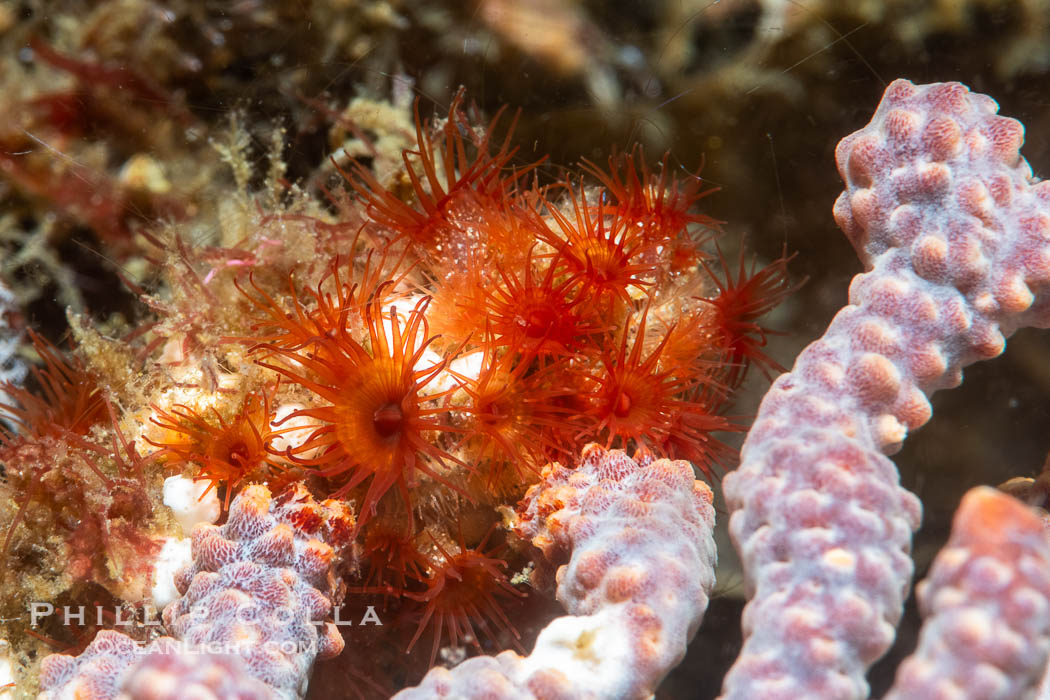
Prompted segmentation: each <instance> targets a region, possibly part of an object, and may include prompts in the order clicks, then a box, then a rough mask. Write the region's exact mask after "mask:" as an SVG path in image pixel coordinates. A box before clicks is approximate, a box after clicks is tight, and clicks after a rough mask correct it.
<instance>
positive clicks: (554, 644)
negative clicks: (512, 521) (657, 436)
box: [397, 444, 715, 700]
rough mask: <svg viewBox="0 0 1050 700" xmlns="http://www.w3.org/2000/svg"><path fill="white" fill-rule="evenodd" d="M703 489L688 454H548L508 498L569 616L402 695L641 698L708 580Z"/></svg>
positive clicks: (677, 651)
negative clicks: (518, 644) (546, 462)
mask: <svg viewBox="0 0 1050 700" xmlns="http://www.w3.org/2000/svg"><path fill="white" fill-rule="evenodd" d="M713 526H714V508H713V507H712V505H711V490H710V489H709V488H708V487H707V486H706V484H704V483H703V482H701V481H697V480H695V479H694V477H693V469H692V467H691V466H690V465H689V463H688V462H684V461H672V460H667V459H660V460H656V461H653V460H652V459H650V458H638V459H631V458H630V457H628V456H627V455H626V454H624V453H623V452H621V451H618V450H611V451H607V450H604V449H602V448H601V447H599V446H598V445H594V444H592V445H588V446H587V447H586V448H585V449H584V451H583V456H582V458H581V461H580V464H579V466H577V467H576V468H575V469H569V468H565V467H562V466H560V465H557V464H555V465H551V466H549V467H547V468H546V469H545V470H544V474H543V481H542V482H541V483H540V484H537V485H535V486H533V487H532V488H531V489H530V491H529V493H528V495H527V496H526V498H525V500H524V501H523V503H522V506H521V508H520V522H519V524H518V527H517V529H518V532H519V534H521V535H522V536H523V537H525V538H528V539H530V540H531V541H532V543H533V544H534V545H536V546H537V547H539V548H540V549H541V550H542V551H543V552H544V554H545V555H546V556H547V557H548V558H550V559H551V560H552V561H554V562H558V561H562V560H564V559H565V558H566V557H568V558H569V560H568V564H566V565H564V566H562V567H560V568H559V569H558V573H557V579H558V593H557V595H558V600H559V601H561V603H562V604H563V605H564V606H565V609H566V610H567V611H568V612H569V615H567V616H565V617H560V618H557V619H556V620H554V621H553V622H552V623H551V624H550V625H548V626H547V628H546V629H544V630H543V632H541V633H540V636H539V639H538V640H537V642H536V647H535V649H534V650H533V652H532V654H530V655H529V656H527V657H524V658H523V657H521V656H519V655H517V654H515V653H514V652H509V651H508V652H504V653H502V654H500V655H499V656H496V657H494V658H493V657H479V658H475V659H471V660H469V661H467V662H465V663H463V664H460V665H459V666H457V667H455V668H453V669H451V670H449V669H444V668H435V669H433V670H431V671H430V673H428V674H427V676H426V678H424V679H423V683H422V684H421V685H420V686H419V687H417V688H412V689H409V690H405V691H402V692H401V693H399V694H398V695H397V697H398V698H399V699H400V700H409V699H413V698H419V699H420V700H422V699H423V698H435V697H442V698H491V699H496V698H550V697H559V698H645V697H650V696H651V695H652V693H653V692H654V690H655V688H656V685H657V684H658V683H659V682H660V680H661V679H662V678H663V676H664V675H665V674H666V673H667V671H668V670H669V669H671V668H672V667H674V666H675V665H676V664H677V663H678V662H679V661H680V660H681V658H682V656H683V655H684V654H685V647H686V644H687V643H688V642H689V640H690V639H691V638H692V636H693V634H695V632H696V629H697V627H699V625H700V620H701V618H702V617H703V613H704V610H706V609H707V602H708V593H709V592H710V590H711V587H712V586H713V585H714V564H715V546H714V541H713V540H712V538H711V529H712V527H713Z"/></svg>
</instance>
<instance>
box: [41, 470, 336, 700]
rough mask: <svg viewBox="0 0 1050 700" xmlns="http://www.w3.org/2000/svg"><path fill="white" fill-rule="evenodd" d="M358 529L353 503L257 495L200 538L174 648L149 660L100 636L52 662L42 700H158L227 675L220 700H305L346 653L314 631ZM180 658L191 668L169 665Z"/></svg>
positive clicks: (173, 614) (151, 650)
mask: <svg viewBox="0 0 1050 700" xmlns="http://www.w3.org/2000/svg"><path fill="white" fill-rule="evenodd" d="M353 529H354V517H353V515H351V513H350V511H349V508H348V506H347V505H346V504H345V503H343V502H341V501H334V500H329V501H324V502H323V503H320V504H319V503H317V502H316V501H314V499H313V497H312V496H310V494H309V493H308V492H307V491H306V488H305V487H304V486H302V484H297V485H296V486H295V487H294V488H291V489H289V490H287V491H285V492H284V493H283V494H281V495H279V496H278V497H276V498H274V499H272V500H271V498H270V492H269V490H268V489H267V488H266V487H265V486H259V485H255V486H249V487H248V488H246V489H244V490H243V491H242V492H241V493H240V494H238V496H237V498H236V499H235V500H234V502H233V504H232V506H231V507H230V515H229V519H228V520H227V522H226V524H225V525H222V526H221V527H216V526H213V525H207V524H202V525H198V526H197V527H196V528H195V529H194V531H193V541H192V548H193V565H192V566H191V567H189V568H187V569H186V570H184V571H183V572H182V573H180V574H179V575H178V576H177V577H176V586H177V588H178V590H179V593H180V594H181V597H180V598H179V599H178V600H176V601H175V602H173V603H171V604H170V605H169V606H168V607H167V608H165V609H164V623H165V625H166V626H167V629H168V631H169V632H171V633H172V634H173V635H174V637H175V639H172V638H167V637H166V638H161V639H158V640H156V641H154V642H152V643H151V644H150V645H149V646H147V647H145V648H143V647H142V646H140V645H139V644H137V643H136V642H135V641H133V640H132V639H131V638H129V637H127V636H126V635H123V634H120V633H118V632H112V631H104V632H100V633H99V634H98V636H97V637H96V639H95V640H94V641H93V642H92V643H91V645H90V646H88V648H87V649H86V650H85V652H84V653H83V654H81V655H80V656H79V657H76V658H74V657H71V656H66V655H62V654H55V655H52V656H49V657H47V658H46V659H44V661H43V663H42V665H41V671H40V685H41V688H42V690H43V692H42V693H41V695H40V698H41V700H66V699H70V700H84V699H87V698H91V699H92V700H96V699H97V700H108V699H109V698H115V697H131V698H142V699H143V700H144V699H145V698H152V697H156V698H161V697H165V695H164V692H163V690H164V687H165V686H164V684H163V682H162V679H164V678H165V677H167V678H175V677H181V678H182V680H180V681H179V682H180V683H186V682H189V681H190V680H194V679H196V680H194V682H195V683H199V684H200V685H201V687H202V688H205V687H207V686H208V684H209V683H212V684H215V683H220V679H218V678H216V677H215V675H216V674H222V673H232V674H233V677H232V678H229V677H228V678H227V679H226V680H225V681H221V683H220V685H219V686H218V688H213V689H212V692H213V695H214V696H215V697H268V698H289V699H290V698H298V697H302V696H303V695H305V693H306V687H307V683H308V681H309V676H310V670H311V668H312V667H313V663H314V660H315V659H316V658H330V657H332V656H335V655H337V654H339V653H340V652H341V651H342V650H343V638H342V636H341V635H340V634H339V631H338V629H337V628H336V626H335V625H334V624H333V623H331V622H327V623H323V624H318V621H323V620H325V618H327V617H330V616H331V613H332V606H333V604H335V603H337V602H339V601H340V600H341V597H342V588H343V586H342V585H341V584H340V583H339V577H338V576H337V574H336V571H335V570H336V569H337V567H338V565H339V562H340V559H341V556H342V553H343V552H344V551H345V550H346V548H347V547H348V546H349V545H350V543H351V541H352V537H351V536H352V533H353ZM213 651H218V652H221V653H222V654H223V655H224V656H225V658H224V656H216V655H213V654H212V652H213ZM205 652H207V653H205ZM180 655H184V656H186V657H187V658H186V659H182V660H179V659H166V658H164V657H165V656H180ZM139 659H144V661H143V663H142V664H138V663H137V661H138V660H139ZM179 669H183V670H182V671H180V670H179ZM209 669H211V670H210V671H209ZM241 672H243V675H242V676H241V677H240V680H238V677H237V675H236V674H237V673H241ZM182 676H185V677H182ZM150 679H153V681H150ZM154 681H155V682H154ZM150 688H152V689H153V690H150ZM223 688H225V689H226V690H224V691H222V692H219V691H220V690H222V689H223ZM136 689H137V690H136ZM154 691H156V694H152V693H154ZM122 692H123V693H125V695H123V696H122V695H121V693H122ZM202 692H203V691H202ZM215 693H218V694H215ZM180 697H182V696H180ZM202 697H209V696H208V695H204V696H202Z"/></svg>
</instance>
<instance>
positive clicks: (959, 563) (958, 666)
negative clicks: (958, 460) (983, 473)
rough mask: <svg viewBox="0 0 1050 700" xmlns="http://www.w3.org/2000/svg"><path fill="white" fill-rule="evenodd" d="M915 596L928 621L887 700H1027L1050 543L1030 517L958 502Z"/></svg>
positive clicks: (1042, 651) (1039, 643)
mask: <svg viewBox="0 0 1050 700" xmlns="http://www.w3.org/2000/svg"><path fill="white" fill-rule="evenodd" d="M916 595H917V597H918V599H919V607H920V608H921V609H922V611H923V615H924V616H926V618H927V619H926V622H925V623H924V624H923V628H922V634H921V636H920V637H919V646H918V648H917V649H916V650H915V653H914V654H913V655H912V656H911V657H909V658H908V659H906V660H905V661H904V663H903V664H901V667H900V669H898V671H897V681H896V683H895V684H894V686H893V688H892V690H891V691H890V693H889V695H887V696H886V700H908V699H909V698H986V699H987V700H1008V699H1009V698H1021V697H1030V696H1031V692H1032V690H1034V689H1035V686H1036V684H1037V683H1038V681H1039V678H1040V676H1041V675H1042V673H1043V669H1044V668H1045V667H1046V660H1047V654H1048V652H1050V539H1048V538H1047V536H1046V533H1045V527H1044V525H1043V521H1042V519H1041V518H1040V517H1039V516H1038V515H1036V513H1035V512H1034V511H1033V510H1031V509H1030V508H1028V507H1027V506H1025V505H1024V504H1023V503H1021V502H1020V501H1018V500H1016V499H1015V498H1013V497H1011V496H1007V495H1006V494H1004V493H1002V492H999V491H996V490H994V489H991V488H988V487H986V486H982V487H978V488H976V489H973V490H972V491H970V492H969V493H967V494H966V496H964V497H963V501H962V504H961V505H960V506H959V510H958V511H957V512H956V514H955V520H954V522H953V524H952V535H951V539H950V540H949V541H948V545H947V546H946V547H945V548H944V549H943V550H941V552H940V554H938V555H937V558H936V559H935V560H934V562H933V568H932V569H931V570H930V575H929V577H928V578H927V579H926V580H925V581H923V582H922V583H920V584H919V585H918V586H917V587H916Z"/></svg>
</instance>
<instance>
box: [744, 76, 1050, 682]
mask: <svg viewBox="0 0 1050 700" xmlns="http://www.w3.org/2000/svg"><path fill="white" fill-rule="evenodd" d="M997 109H998V107H997V105H996V103H995V102H994V101H993V100H992V99H990V98H988V97H985V96H983V95H975V94H971V93H970V92H969V91H968V90H967V88H966V87H965V86H963V85H960V84H957V83H949V84H938V85H929V86H915V85H912V84H911V83H909V82H908V81H905V80H898V81H895V82H894V83H892V84H891V85H890V86H889V87H888V88H887V89H886V93H885V95H884V97H883V100H882V103H881V104H880V105H879V108H878V110H877V111H876V113H875V116H874V117H873V118H872V121H871V123H870V124H869V125H868V126H866V127H865V128H864V129H862V130H860V131H858V132H856V133H854V134H852V135H851V136H848V137H847V138H845V139H844V140H843V141H842V142H841V143H840V144H839V147H838V149H837V151H836V160H837V163H838V168H839V172H840V173H841V175H842V177H843V179H844V180H845V181H846V186H847V189H846V191H845V192H844V193H843V194H842V196H840V197H839V199H838V201H837V202H836V204H835V218H836V220H837V221H838V223H839V226H841V228H842V229H843V231H845V232H846V234H847V236H849V238H850V241H851V242H852V243H853V245H854V247H855V248H856V250H857V252H858V254H859V255H860V258H861V260H862V262H863V263H864V266H865V268H866V269H867V270H868V272H866V273H864V274H861V275H858V276H857V277H856V278H855V279H854V280H853V283H852V285H851V287H850V297H849V301H850V303H849V305H848V306H846V307H845V308H843V309H842V310H841V311H840V312H839V313H838V314H837V315H836V316H835V318H834V320H833V321H832V322H831V325H830V326H829V327H828V330H827V332H826V333H825V334H824V337H822V338H821V339H820V340H818V341H816V342H814V343H813V344H812V345H810V346H809V347H808V348H806V349H805V350H804V351H803V352H802V353H801V354H800V355H799V357H798V359H797V361H796V363H795V367H794V368H793V369H792V371H791V372H790V373H788V374H785V375H783V376H781V377H780V378H779V379H778V380H777V381H776V382H775V383H774V385H773V387H772V388H771V389H770V391H769V393H768V394H767V395H766V397H765V399H764V400H763V402H762V406H761V408H760V409H759V413H758V416H757V417H756V419H755V423H754V426H753V427H752V429H751V432H750V434H749V435H748V438H747V441H746V442H745V445H744V448H743V451H742V454H741V466H740V468H739V469H737V470H736V471H735V472H734V473H732V474H730V475H728V476H727V477H726V479H725V482H724V485H725V492H726V500H727V503H728V505H729V508H730V511H731V513H732V515H731V519H730V533H731V535H732V537H733V539H734V542H735V544H736V546H737V549H738V550H739V551H740V553H741V557H742V560H743V564H744V571H745V577H746V584H747V589H748V593H749V595H751V597H752V600H751V602H749V603H748V606H747V608H746V609H745V612H744V619H743V627H744V633H745V636H746V640H745V644H744V648H743V651H742V652H741V655H740V657H739V659H738V660H737V662H736V664H735V665H734V667H733V668H732V669H731V671H730V673H729V675H728V676H727V678H726V681H725V686H724V690H723V692H724V695H725V697H727V698H748V699H750V698H763V699H775V698H792V699H795V698H800V697H820V698H861V697H866V696H867V694H868V687H867V683H866V682H865V680H864V674H865V671H866V670H867V668H868V667H869V666H870V664H871V663H873V662H874V661H875V660H876V659H877V658H878V657H879V656H881V655H882V654H883V653H884V652H885V651H886V649H887V648H888V647H889V645H890V643H891V642H892V640H893V636H894V627H895V626H896V624H897V622H898V620H899V619H900V615H901V607H902V602H903V599H904V596H905V593H906V591H907V588H908V584H909V580H910V578H911V574H912V564H911V560H910V558H909V556H908V553H909V550H910V546H911V533H912V532H913V531H914V530H915V529H916V528H917V527H918V524H919V520H920V504H919V502H918V500H917V499H916V498H915V497H914V496H913V495H912V494H910V493H908V492H907V491H905V490H904V489H903V488H902V487H901V486H900V483H899V476H898V474H897V471H896V468H895V467H894V465H893V464H892V462H890V461H889V460H888V459H887V458H886V457H885V456H884V454H885V453H890V452H892V451H894V450H895V449H896V448H897V447H898V446H899V445H900V444H901V441H902V440H903V439H904V437H905V435H906V434H907V432H908V431H909V430H914V429H916V428H918V427H919V426H921V425H922V424H923V423H925V422H926V421H927V420H928V419H929V417H930V412H931V409H930V404H929V401H928V400H927V398H926V395H927V394H929V393H932V392H933V391H935V390H937V389H941V388H945V387H951V386H955V385H957V384H958V383H959V382H960V381H961V379H962V368H963V367H964V366H965V365H967V364H970V363H972V362H974V361H976V360H980V359H984V358H990V357H994V356H995V355H998V354H999V353H1000V352H1001V351H1002V349H1003V347H1004V342H1005V341H1004V335H1009V334H1010V333H1011V332H1013V331H1014V330H1015V329H1016V328H1018V327H1021V326H1028V325H1031V326H1041V327H1045V326H1046V325H1048V321H1050V311H1048V306H1047V303H1048V296H1047V293H1046V283H1047V282H1048V281H1050V213H1048V202H1050V184H1047V183H1037V182H1035V181H1034V180H1033V178H1032V175H1031V169H1030V167H1029V165H1028V163H1027V162H1026V161H1025V160H1024V159H1023V158H1021V156H1020V155H1019V153H1018V149H1019V148H1020V146H1021V143H1022V140H1023V133H1024V132H1023V127H1022V126H1021V124H1020V123H1018V122H1016V121H1014V120H1012V119H1007V118H1004V117H999V116H996V111H997Z"/></svg>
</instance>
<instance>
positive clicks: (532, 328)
mask: <svg viewBox="0 0 1050 700" xmlns="http://www.w3.org/2000/svg"><path fill="white" fill-rule="evenodd" d="M556 319H557V314H556V313H555V311H554V310H553V309H549V308H548V309H532V310H530V311H529V312H528V313H527V314H526V315H525V323H524V326H525V328H524V330H525V335H526V336H528V337H529V338H542V337H544V336H546V335H547V334H548V333H549V332H550V330H551V328H552V327H553V326H554V322H555V320H556Z"/></svg>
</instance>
